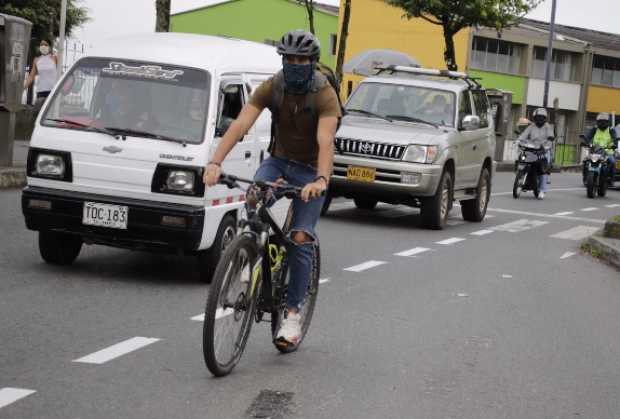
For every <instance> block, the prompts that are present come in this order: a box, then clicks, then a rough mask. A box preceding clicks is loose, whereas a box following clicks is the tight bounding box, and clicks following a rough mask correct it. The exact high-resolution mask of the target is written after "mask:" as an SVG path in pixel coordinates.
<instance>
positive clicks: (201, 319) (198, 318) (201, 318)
mask: <svg viewBox="0 0 620 419" xmlns="http://www.w3.org/2000/svg"><path fill="white" fill-rule="evenodd" d="M190 320H193V321H195V322H204V321H205V314H204V313H202V314H199V315H197V316H194V317H192V318H190Z"/></svg>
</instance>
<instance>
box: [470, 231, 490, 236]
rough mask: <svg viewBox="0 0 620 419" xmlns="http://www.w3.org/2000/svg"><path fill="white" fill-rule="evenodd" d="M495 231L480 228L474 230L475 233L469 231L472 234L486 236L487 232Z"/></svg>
mask: <svg viewBox="0 0 620 419" xmlns="http://www.w3.org/2000/svg"><path fill="white" fill-rule="evenodd" d="M491 233H493V230H478V231H474V232H473V233H469V234H471V235H472V236H486V235H487V234H491Z"/></svg>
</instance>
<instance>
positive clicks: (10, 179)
mask: <svg viewBox="0 0 620 419" xmlns="http://www.w3.org/2000/svg"><path fill="white" fill-rule="evenodd" d="M24 186H26V168H24V167H9V168H0V189H15V188H23V187H24Z"/></svg>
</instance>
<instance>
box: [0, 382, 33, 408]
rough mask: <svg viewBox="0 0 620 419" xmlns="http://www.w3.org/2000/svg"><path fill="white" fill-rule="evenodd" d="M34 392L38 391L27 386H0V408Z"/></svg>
mask: <svg viewBox="0 0 620 419" xmlns="http://www.w3.org/2000/svg"><path fill="white" fill-rule="evenodd" d="M32 393H36V391H35V390H28V389H25V388H13V387H4V388H0V409H2V408H3V407H5V406H8V405H10V404H11V403H15V402H16V401H18V400H19V399H23V398H24V397H26V396H30V395H31V394H32Z"/></svg>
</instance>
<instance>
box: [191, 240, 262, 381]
mask: <svg viewBox="0 0 620 419" xmlns="http://www.w3.org/2000/svg"><path fill="white" fill-rule="evenodd" d="M256 246H257V245H256V242H255V240H254V239H253V238H252V237H250V236H247V235H241V236H238V237H237V238H235V239H234V241H233V242H232V243H231V244H230V245H229V246H228V248H227V249H226V251H225V252H224V254H223V255H222V257H221V259H220V262H219V263H218V265H217V268H216V270H215V273H214V275H213V282H212V284H211V289H210V290H209V296H208V297H207V304H206V308H205V321H204V327H203V334H202V349H203V355H204V360H205V363H206V364H207V368H208V369H209V371H211V373H212V374H213V375H215V376H216V377H221V376H224V375H227V374H229V373H230V372H231V371H232V369H233V368H234V367H235V365H237V363H238V362H239V360H240V359H241V355H242V354H243V350H244V349H245V345H246V343H247V339H248V336H249V334H250V329H251V328H252V323H253V319H254V313H255V311H256V301H257V299H258V298H257V294H258V290H259V289H260V280H261V278H260V276H261V271H260V269H261V267H260V265H257V263H256V262H257V257H258V256H257V255H258V252H257V247H256Z"/></svg>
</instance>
